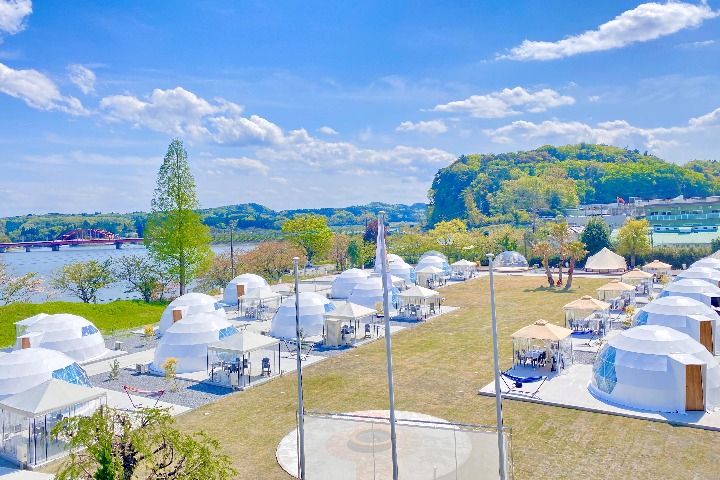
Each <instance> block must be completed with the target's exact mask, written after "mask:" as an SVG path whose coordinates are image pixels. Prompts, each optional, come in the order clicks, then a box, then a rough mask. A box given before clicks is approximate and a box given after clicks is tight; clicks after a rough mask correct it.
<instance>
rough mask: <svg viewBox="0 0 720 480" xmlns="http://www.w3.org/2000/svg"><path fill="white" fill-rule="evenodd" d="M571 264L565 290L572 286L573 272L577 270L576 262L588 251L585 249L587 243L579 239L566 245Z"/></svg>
mask: <svg viewBox="0 0 720 480" xmlns="http://www.w3.org/2000/svg"><path fill="white" fill-rule="evenodd" d="M565 251H566V252H567V255H568V258H569V259H570V264H569V266H568V279H567V283H566V284H565V290H569V289H570V287H572V279H573V272H575V263H576V262H578V261H579V260H582V259H583V258H585V255H587V254H588V251H587V250H585V244H584V243H582V242H579V241H577V240H575V241H572V242H569V243H568V244H567V245H566V250H565Z"/></svg>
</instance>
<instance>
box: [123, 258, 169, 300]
mask: <svg viewBox="0 0 720 480" xmlns="http://www.w3.org/2000/svg"><path fill="white" fill-rule="evenodd" d="M113 270H114V272H115V276H116V277H117V278H118V279H120V280H122V281H124V282H125V285H126V287H127V288H126V290H125V293H138V294H139V295H140V296H141V297H142V299H143V301H145V302H146V303H149V302H151V301H153V300H162V297H163V293H164V291H165V286H166V285H167V284H168V283H169V279H167V275H166V274H165V272H163V271H162V268H160V266H159V265H157V264H155V263H153V262H151V261H150V260H148V259H147V258H145V257H141V256H139V255H128V256H123V257H120V258H118V259H117V260H116V261H115V262H114V268H113Z"/></svg>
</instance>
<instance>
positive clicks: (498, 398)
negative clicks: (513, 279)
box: [487, 253, 506, 480]
mask: <svg viewBox="0 0 720 480" xmlns="http://www.w3.org/2000/svg"><path fill="white" fill-rule="evenodd" d="M487 259H488V265H489V272H490V316H491V317H492V338H493V361H494V363H495V413H496V415H497V429H498V455H499V458H500V480H505V478H506V475H505V474H506V465H505V439H504V438H503V420H502V391H501V389H500V358H499V354H498V335H497V317H496V316H495V283H494V281H493V254H492V253H488V254H487Z"/></svg>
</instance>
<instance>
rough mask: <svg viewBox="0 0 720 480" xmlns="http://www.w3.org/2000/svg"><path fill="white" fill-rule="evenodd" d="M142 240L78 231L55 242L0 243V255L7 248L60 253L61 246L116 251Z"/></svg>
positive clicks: (102, 232) (69, 233)
mask: <svg viewBox="0 0 720 480" xmlns="http://www.w3.org/2000/svg"><path fill="white" fill-rule="evenodd" d="M142 242H143V239H142V238H120V237H118V236H117V235H115V234H114V233H111V232H108V231H106V230H99V229H78V230H72V231H70V232H67V233H63V234H62V235H60V238H59V239H57V240H40V241H35V242H12V243H0V253H5V252H7V250H8V249H9V248H24V249H25V251H26V252H29V251H30V249H31V248H37V247H46V248H50V249H52V251H53V252H58V251H60V247H62V246H68V245H69V246H72V245H110V244H114V245H115V248H117V249H118V250H119V249H120V248H122V246H123V245H125V244H128V243H142Z"/></svg>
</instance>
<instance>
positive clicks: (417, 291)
mask: <svg viewBox="0 0 720 480" xmlns="http://www.w3.org/2000/svg"><path fill="white" fill-rule="evenodd" d="M439 296H440V293H438V292H436V291H435V290H431V289H429V288H425V287H421V286H419V285H415V286H413V287H410V288H408V289H407V290H405V291H402V292H400V293H398V297H401V298H424V299H428V298H438V297H439Z"/></svg>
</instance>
